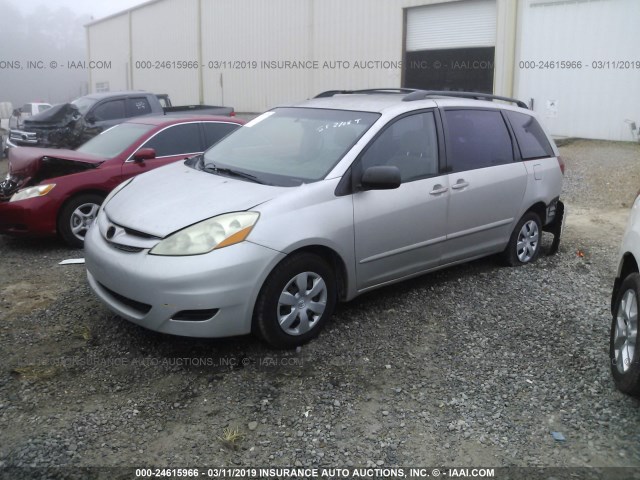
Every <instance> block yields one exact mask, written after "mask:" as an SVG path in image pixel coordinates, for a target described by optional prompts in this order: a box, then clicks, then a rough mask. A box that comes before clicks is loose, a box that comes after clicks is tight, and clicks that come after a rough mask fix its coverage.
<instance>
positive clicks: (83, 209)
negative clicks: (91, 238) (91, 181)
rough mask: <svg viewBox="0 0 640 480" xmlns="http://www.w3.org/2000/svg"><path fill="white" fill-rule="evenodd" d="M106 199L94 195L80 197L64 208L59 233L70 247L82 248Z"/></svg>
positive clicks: (88, 194) (59, 219)
mask: <svg viewBox="0 0 640 480" xmlns="http://www.w3.org/2000/svg"><path fill="white" fill-rule="evenodd" d="M103 201H104V198H103V197H102V196H100V195H96V194H94V193H87V194H83V195H78V196H77V197H74V198H72V199H71V200H70V201H69V202H67V204H66V205H65V206H64V208H63V209H62V211H61V212H60V216H59V217H58V233H59V234H60V236H61V237H62V239H63V240H64V241H65V242H66V243H67V244H68V245H70V246H72V247H75V248H81V247H82V246H83V245H84V237H85V235H86V234H87V232H88V231H89V228H90V227H91V225H93V222H94V221H95V219H96V216H97V215H98V210H100V205H102V202H103Z"/></svg>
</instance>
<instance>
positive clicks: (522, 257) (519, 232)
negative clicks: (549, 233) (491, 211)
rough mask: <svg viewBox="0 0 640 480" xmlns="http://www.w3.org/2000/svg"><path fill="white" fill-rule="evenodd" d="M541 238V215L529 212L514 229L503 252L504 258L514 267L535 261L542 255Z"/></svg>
mask: <svg viewBox="0 0 640 480" xmlns="http://www.w3.org/2000/svg"><path fill="white" fill-rule="evenodd" d="M541 240H542V222H541V221H540V217H539V216H538V214H537V213H535V212H527V213H525V214H524V215H523V216H522V218H521V219H520V221H519V222H518V224H517V225H516V228H514V229H513V232H512V233H511V238H510V239H509V243H508V244H507V248H505V249H504V251H503V252H502V259H503V260H504V262H505V263H506V264H507V265H510V266H512V267H519V266H521V265H526V264H527V263H532V262H535V261H536V259H537V258H538V256H539V255H540V248H541ZM523 247H524V248H523Z"/></svg>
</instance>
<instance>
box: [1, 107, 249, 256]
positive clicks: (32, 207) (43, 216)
mask: <svg viewBox="0 0 640 480" xmlns="http://www.w3.org/2000/svg"><path fill="white" fill-rule="evenodd" d="M243 123H244V121H243V120H240V119H238V118H231V117H213V116H198V117H196V116H190V117H186V116H185V117H173V116H172V117H143V118H137V119H135V120H130V121H128V122H125V123H121V124H120V125H116V126H115V127H113V128H111V129H109V130H107V131H105V132H103V133H101V134H100V135H98V136H97V137H94V138H92V139H91V140H89V141H88V142H87V143H85V144H84V145H82V146H80V147H79V148H78V149H76V150H56V149H50V148H30V147H17V148H12V149H10V150H9V174H8V175H7V178H6V179H5V180H4V181H3V182H2V183H0V233H3V234H8V235H33V236H42V235H55V234H58V235H59V236H60V237H62V239H63V240H64V241H66V242H67V243H68V244H69V245H72V246H75V247H81V246H82V245H83V243H84V236H85V234H86V233H87V230H88V229H89V227H90V226H91V224H92V223H93V220H94V219H95V217H96V214H97V213H98V210H99V208H100V205H101V204H102V201H103V200H104V198H105V197H106V196H107V194H108V193H109V192H110V191H111V190H112V189H113V188H115V187H116V186H117V185H118V184H119V183H121V182H123V181H125V180H126V179H128V178H130V177H133V176H135V175H138V174H140V173H144V172H147V171H149V170H151V169H153V168H156V167H160V166H162V165H166V164H168V163H171V162H175V161H177V160H183V159H185V158H187V157H190V156H193V155H196V154H199V153H201V152H203V151H204V150H206V149H207V148H209V147H210V146H211V145H213V144H214V143H216V142H217V141H218V140H220V139H221V138H222V137H224V136H226V135H227V134H229V133H230V132H232V131H234V130H235V129H236V128H238V127H240V126H241V125H242V124H243ZM167 188H168V189H170V185H167Z"/></svg>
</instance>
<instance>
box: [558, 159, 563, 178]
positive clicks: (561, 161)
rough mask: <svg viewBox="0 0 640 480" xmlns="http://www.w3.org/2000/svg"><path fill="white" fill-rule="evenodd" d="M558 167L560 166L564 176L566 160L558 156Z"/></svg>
mask: <svg viewBox="0 0 640 480" xmlns="http://www.w3.org/2000/svg"><path fill="white" fill-rule="evenodd" d="M558 165H560V171H561V172H562V175H564V160H562V157H560V156H558Z"/></svg>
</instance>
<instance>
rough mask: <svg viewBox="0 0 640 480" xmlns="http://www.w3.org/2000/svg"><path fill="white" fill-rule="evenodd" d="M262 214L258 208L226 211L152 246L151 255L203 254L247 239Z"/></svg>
mask: <svg viewBox="0 0 640 480" xmlns="http://www.w3.org/2000/svg"><path fill="white" fill-rule="evenodd" d="M259 216H260V214H259V213H257V212H236V213H225V214H224V215H218V216H217V217H213V218H210V219H208V220H205V221H203V222H200V223H196V224H195V225H191V226H190V227H187V228H185V229H184V230H180V231H179V232H176V233H174V234H172V235H170V236H168V237H167V238H165V239H164V240H162V241H161V242H160V243H158V244H157V245H156V246H155V247H153V248H152V249H151V251H150V252H149V253H150V254H151V255H172V256H178V255H201V254H203V253H208V252H210V251H212V250H214V249H217V248H224V247H228V246H230V245H235V244H236V243H240V242H242V241H244V240H245V239H246V238H247V236H248V235H249V233H250V232H251V229H252V228H253V226H254V225H255V224H256V222H257V221H258V217H259Z"/></svg>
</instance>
